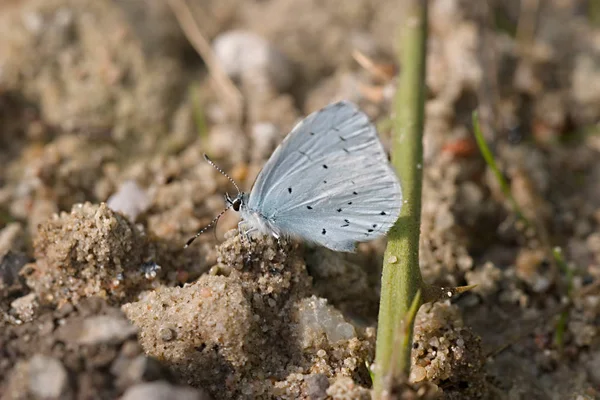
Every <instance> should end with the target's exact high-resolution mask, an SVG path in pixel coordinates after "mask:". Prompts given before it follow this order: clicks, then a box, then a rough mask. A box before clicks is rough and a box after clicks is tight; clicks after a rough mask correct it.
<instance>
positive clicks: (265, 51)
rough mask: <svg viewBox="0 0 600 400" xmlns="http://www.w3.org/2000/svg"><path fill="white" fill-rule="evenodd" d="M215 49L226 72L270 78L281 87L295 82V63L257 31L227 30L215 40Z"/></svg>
mask: <svg viewBox="0 0 600 400" xmlns="http://www.w3.org/2000/svg"><path fill="white" fill-rule="evenodd" d="M213 50H214V52H215V56H216V57H217V60H218V61H219V62H220V64H221V66H222V67H223V69H224V70H225V73H227V75H229V77H230V78H232V79H239V80H245V79H248V78H249V79H255V78H256V79H266V80H267V82H269V83H270V84H271V85H273V87H274V88H276V89H278V90H279V91H283V90H285V89H287V88H288V87H289V86H290V85H291V83H292V79H293V75H292V65H291V64H290V62H289V61H288V59H287V58H286V57H285V56H284V55H283V54H282V53H281V52H280V51H279V50H277V49H276V48H275V47H273V46H272V45H271V43H269V42H268V41H267V40H266V39H264V38H263V37H261V36H259V35H257V34H255V33H253V32H249V31H242V30H237V31H230V32H225V33H223V34H221V35H219V36H217V38H216V39H215V40H214V42H213Z"/></svg>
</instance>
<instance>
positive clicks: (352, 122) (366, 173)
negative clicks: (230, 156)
mask: <svg viewBox="0 0 600 400" xmlns="http://www.w3.org/2000/svg"><path fill="white" fill-rule="evenodd" d="M401 206H402V190H401V188H400V182H399V181H398V178H397V176H396V174H395V173H394V171H393V170H392V168H391V166H390V165H389V163H388V160H387V156H386V154H385V150H384V148H383V146H382V144H381V142H380V141H379V138H378V136H377V131H376V129H375V127H374V126H373V124H371V122H370V121H369V118H368V117H367V116H366V115H365V114H364V113H363V112H361V111H360V110H358V108H357V107H356V106H355V105H354V104H352V103H350V102H347V101H342V102H338V103H334V104H331V105H329V106H327V107H325V108H323V109H322V110H320V111H317V112H315V113H313V114H311V115H309V116H308V117H306V118H305V119H304V120H303V121H301V122H300V123H299V124H297V125H296V126H295V127H294V129H293V130H292V131H291V132H290V133H289V134H288V136H287V137H286V138H285V139H284V141H283V142H282V143H281V144H280V145H279V147H278V148H277V149H276V150H275V152H274V153H273V155H272V156H271V158H270V159H269V161H268V162H267V163H266V165H265V166H264V168H263V170H262V171H261V173H260V174H259V176H258V178H257V179H256V182H255V184H254V187H253V188H252V191H251V193H250V196H249V199H248V211H250V212H256V213H258V214H259V215H260V216H261V217H262V218H264V219H265V220H266V221H268V225H269V226H271V227H272V228H273V230H275V231H276V233H277V234H284V235H290V236H295V237H300V238H302V239H304V240H307V241H311V242H315V243H318V244H320V245H322V246H325V247H328V248H330V249H333V250H338V251H352V250H353V249H354V247H355V244H356V242H362V241H368V240H372V239H375V238H377V237H379V236H381V235H384V234H385V233H387V231H388V230H389V229H390V228H391V226H392V225H393V224H394V222H395V221H396V219H397V218H398V215H399V213H400V208H401Z"/></svg>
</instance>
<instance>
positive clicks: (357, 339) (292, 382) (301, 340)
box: [123, 232, 373, 398]
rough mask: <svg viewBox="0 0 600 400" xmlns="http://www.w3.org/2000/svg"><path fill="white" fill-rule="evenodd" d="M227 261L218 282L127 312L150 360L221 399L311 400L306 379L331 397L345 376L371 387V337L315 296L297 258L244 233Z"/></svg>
mask: <svg viewBox="0 0 600 400" xmlns="http://www.w3.org/2000/svg"><path fill="white" fill-rule="evenodd" d="M236 233H237V232H236ZM218 252H219V257H218V261H219V262H218V264H217V265H216V266H215V267H214V268H213V270H212V272H211V274H208V275H203V276H201V277H200V278H199V279H198V280H197V281H196V282H194V283H193V284H189V285H185V286H184V287H175V288H165V287H163V288H159V289H157V290H155V291H153V292H151V293H148V294H147V295H145V296H144V297H143V298H142V299H141V300H140V301H138V302H134V303H128V304H125V305H124V306H123V310H124V311H125V313H126V314H127V316H128V318H130V319H131V320H132V321H133V323H134V324H135V325H136V326H138V327H139V328H140V342H141V344H142V346H143V347H144V349H145V350H146V352H147V353H148V354H151V355H153V356H155V357H157V358H159V359H161V360H163V361H164V362H165V363H166V364H167V365H169V366H170V367H171V368H172V369H173V371H175V372H176V374H177V375H178V376H180V377H181V378H182V379H184V380H185V381H187V382H190V383H193V384H194V385H198V386H200V387H204V388H206V389H208V390H209V391H210V392H211V393H212V394H213V395H214V396H215V397H216V398H234V397H237V396H242V397H243V396H251V397H257V396H258V397H261V396H268V395H273V396H284V395H285V396H289V397H297V396H302V394H303V393H304V394H305V393H306V391H307V390H313V389H314V388H313V386H314V385H313V384H308V383H307V384H300V385H298V384H297V382H298V376H300V377H301V378H300V382H304V381H305V380H306V382H311V380H312V379H317V378H310V377H311V376H313V375H312V374H316V375H318V376H323V377H324V378H318V379H321V380H322V379H325V381H326V382H327V384H325V383H323V386H324V387H325V389H326V388H327V387H328V386H329V381H328V378H333V377H336V376H349V377H353V378H354V379H355V380H357V379H358V380H359V381H363V382H364V381H365V379H367V376H366V370H365V367H364V363H365V361H366V360H369V359H372V357H373V354H372V340H373V332H372V330H371V331H368V332H363V333H362V334H361V333H360V332H356V330H355V328H354V327H353V326H352V325H351V324H349V323H348V322H346V321H345V320H344V317H343V316H342V315H341V314H340V313H339V311H337V310H335V309H333V308H331V307H330V306H328V305H327V304H326V300H324V299H319V298H316V297H314V296H313V297H309V296H310V293H311V290H310V278H309V277H308V275H307V273H306V267H305V265H304V262H303V260H302V258H301V257H300V256H301V253H299V251H298V249H295V248H294V246H292V245H291V244H287V243H284V242H281V243H279V244H276V243H274V241H273V240H272V239H266V240H264V241H252V242H247V241H245V240H241V239H240V236H238V235H237V234H236V235H232V237H231V238H230V239H229V240H227V241H226V242H225V243H224V244H222V245H221V246H219V249H218ZM215 274H218V275H215ZM223 274H224V275H223ZM281 337H286V338H287V340H286V341H281V340H280V339H279V338H281ZM266 376H268V377H271V379H270V380H264V377H266ZM315 390H316V389H315Z"/></svg>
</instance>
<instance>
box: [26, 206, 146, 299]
mask: <svg viewBox="0 0 600 400" xmlns="http://www.w3.org/2000/svg"><path fill="white" fill-rule="evenodd" d="M144 248H145V238H144V235H143V232H140V231H139V228H138V227H136V226H135V225H133V224H132V223H131V222H129V221H128V220H127V218H125V217H124V216H122V215H121V214H118V213H115V212H113V211H111V210H110V209H109V208H108V207H107V206H106V204H104V203H102V204H100V205H99V206H98V205H92V204H90V203H85V204H78V205H75V206H74V207H73V209H72V210H71V212H70V213H64V212H63V213H61V215H55V216H54V218H51V219H50V220H48V221H47V222H46V223H45V224H43V225H42V226H40V230H39V233H38V236H37V237H36V240H35V243H34V255H35V257H36V262H35V263H32V264H29V265H27V266H26V267H25V269H24V271H23V274H25V275H26V279H27V284H28V286H29V287H31V288H32V289H33V290H34V291H35V293H36V294H37V295H38V297H39V298H40V300H41V301H43V302H47V303H54V304H59V305H60V304H65V303H72V304H75V303H77V302H78V301H79V300H80V299H81V298H83V297H90V296H100V297H103V298H105V299H109V300H110V301H112V302H120V301H123V299H125V298H127V297H129V298H131V297H132V296H133V295H134V293H137V292H139V290H141V289H142V288H147V287H150V282H149V279H147V277H146V276H145V274H144V271H142V264H143V262H144V260H143V258H142V256H143V252H144Z"/></svg>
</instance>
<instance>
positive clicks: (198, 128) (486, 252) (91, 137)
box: [0, 0, 600, 399]
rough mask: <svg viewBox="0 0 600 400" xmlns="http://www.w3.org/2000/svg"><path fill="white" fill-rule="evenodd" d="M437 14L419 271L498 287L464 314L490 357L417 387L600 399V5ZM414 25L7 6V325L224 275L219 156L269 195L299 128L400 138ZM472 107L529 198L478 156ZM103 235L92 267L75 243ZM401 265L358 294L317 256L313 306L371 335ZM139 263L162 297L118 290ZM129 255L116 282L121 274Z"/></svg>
mask: <svg viewBox="0 0 600 400" xmlns="http://www.w3.org/2000/svg"><path fill="white" fill-rule="evenodd" d="M429 3H430V13H429V39H428V52H427V78H426V98H427V103H426V123H425V136H424V146H425V170H424V171H425V172H424V173H425V178H424V179H425V181H424V189H423V190H424V192H423V221H422V228H421V230H422V239H421V258H422V261H421V264H422V265H421V268H422V273H423V276H424V278H425V279H426V280H427V281H428V282H430V283H433V284H438V285H446V286H448V285H463V284H477V285H478V286H477V288H476V289H475V290H473V292H472V293H469V294H467V295H465V296H463V297H462V298H461V299H460V300H459V301H458V302H457V303H456V304H453V305H452V307H454V308H452V310H453V311H452V313H449V314H445V315H446V316H445V317H444V318H447V319H448V320H452V321H455V322H456V321H458V320H460V323H459V322H456V324H455V325H453V326H455V328H456V329H458V330H460V329H462V328H459V327H462V326H463V325H464V326H469V327H470V329H471V328H472V329H473V332H475V333H474V335H477V336H478V337H481V343H482V344H481V349H482V350H480V353H478V355H477V359H478V360H483V359H486V357H487V356H491V355H493V357H492V358H489V359H488V362H487V363H484V362H483V361H482V362H481V365H479V367H477V368H475V369H471V370H470V371H469V369H468V368H466V367H464V366H463V367H464V368H466V369H464V370H463V369H460V368H457V369H452V367H447V368H446V370H444V369H443V368H442V369H441V371H442V372H439V370H436V371H437V372H435V373H434V372H431V371H430V370H429V369H428V368H431V365H434V364H435V363H442V364H443V362H444V360H441V361H440V359H439V357H438V356H437V355H436V352H435V350H431V349H430V350H424V351H423V352H421V353H418V354H413V357H414V359H413V361H414V362H415V363H416V365H417V366H418V367H419V368H421V369H419V368H417V372H418V375H416V377H413V379H414V380H415V381H416V382H419V381H423V380H429V381H432V382H435V383H436V384H439V385H441V386H443V385H444V384H447V385H449V386H447V390H448V393H451V392H452V390H454V391H455V392H452V393H456V396H458V397H453V398H476V397H486V396H488V397H493V394H494V393H495V395H499V396H500V394H501V395H502V396H508V398H528V399H532V398H557V399H559V398H560V399H566V398H576V397H570V396H575V395H578V396H580V397H577V398H578V399H579V398H597V397H595V396H598V392H599V390H600V372H599V371H600V332H599V329H600V328H599V327H600V294H599V293H598V289H597V288H598V284H597V283H598V282H599V281H598V279H600V230H599V227H600V163H599V162H598V160H599V159H600V136H599V135H598V133H599V130H598V129H599V127H598V125H597V124H598V122H599V120H600V28H599V27H600V2H598V1H594V0H589V1H583V0H543V1H542V0H521V1H518V0H488V1H477V2H472V1H464V0H431V1H430V2H429ZM403 10H404V7H403V1H400V0H356V1H318V0H303V1H295V0H253V1H235V0H204V1H199V0H169V1H163V0H3V1H2V2H1V3H0V260H3V261H2V263H1V264H0V265H1V266H2V268H0V273H1V274H0V275H2V274H3V275H2V276H3V278H2V279H4V286H5V287H9V286H11V285H12V284H13V283H14V284H20V285H21V286H19V287H18V288H17V289H14V290H12V289H11V290H12V291H10V290H7V291H0V294H1V296H0V299H1V301H2V304H3V305H2V307H1V308H2V310H3V312H4V313H6V315H13V317H15V315H16V314H15V311H14V306H11V302H13V301H14V300H15V299H17V298H20V296H24V295H27V294H28V293H30V292H31V293H34V294H35V296H36V299H37V300H36V302H39V303H41V304H45V303H49V304H52V305H53V306H56V305H57V304H64V303H68V302H71V301H73V298H76V299H78V298H84V297H87V296H89V295H92V294H93V295H98V294H99V293H104V294H106V293H109V294H108V295H107V296H108V297H109V298H112V299H113V300H112V301H113V302H115V303H116V304H122V303H123V302H125V301H127V300H130V299H131V296H133V293H138V292H139V290H141V289H148V288H152V287H156V286H157V285H159V282H160V284H161V285H162V284H164V285H167V286H169V285H170V286H174V285H182V284H183V283H186V282H192V281H193V280H194V279H196V278H197V277H198V276H200V275H201V274H203V273H205V272H207V271H208V270H209V268H210V267H211V266H213V265H215V263H217V261H218V257H219V254H218V252H217V250H216V249H215V245H216V244H218V243H221V242H222V241H223V240H224V235H225V232H226V231H227V230H229V229H231V228H234V227H235V226H236V224H237V215H235V213H228V214H226V215H225V216H224V217H223V218H222V220H221V221H220V223H219V226H218V227H217V229H216V231H215V234H213V233H211V232H208V233H207V234H205V235H203V236H201V237H200V238H199V239H198V240H197V243H194V246H192V247H191V248H190V249H187V250H185V251H184V250H183V249H182V245H183V243H185V241H186V240H187V239H188V238H189V237H190V236H191V235H193V234H194V233H195V232H196V231H197V230H198V229H200V228H202V227H203V226H205V225H206V224H207V223H208V222H209V221H210V220H211V219H212V218H213V217H214V216H215V215H216V214H217V213H218V212H219V211H220V210H221V209H222V208H223V206H224V203H223V198H222V195H223V194H224V193H225V192H227V191H229V193H230V194H235V192H234V190H235V189H234V188H233V187H231V185H229V183H228V181H227V180H226V179H225V178H224V177H222V176H221V175H220V174H219V173H218V172H216V171H215V170H214V169H213V168H212V167H211V166H209V165H208V164H207V163H205V162H204V161H203V159H202V154H203V153H207V154H208V155H210V156H211V158H213V159H214V160H215V161H216V162H217V164H218V165H219V166H220V167H221V168H223V169H224V170H225V171H227V172H228V173H229V174H230V175H231V176H232V178H233V179H234V180H235V181H236V182H238V184H239V185H240V186H241V187H242V188H243V189H245V190H249V189H250V188H251V186H252V182H253V181H254V178H255V177H256V175H257V174H258V172H259V171H260V168H261V167H262V165H263V164H264V162H265V161H266V160H267V159H268V157H269V156H270V154H271V152H272V151H273V150H274V148H275V147H276V146H277V145H278V144H279V143H280V142H281V140H282V139H283V138H284V137H285V135H286V134H287V133H288V132H289V130H290V129H291V128H292V127H293V126H294V124H295V123H297V122H298V121H299V119H300V118H302V117H303V116H305V115H307V114H308V113H310V112H312V111H315V110H317V109H319V108H321V107H323V106H325V105H327V104H329V103H331V102H334V101H337V100H341V99H348V100H351V101H353V102H356V103H357V104H358V105H359V106H360V107H361V108H362V109H363V110H364V111H365V112H366V113H367V114H369V116H370V117H371V118H372V120H373V121H374V123H376V124H377V126H378V128H379V133H380V135H381V137H382V141H383V142H384V143H386V144H387V143H389V137H390V129H391V121H390V113H391V112H392V101H393V97H394V93H395V88H396V83H397V76H398V74H401V73H402V65H399V63H398V61H397V60H398V57H397V54H398V53H399V52H400V53H401V52H402V51H403V49H402V48H399V47H398V45H397V44H398V40H397V33H398V28H399V22H401V21H403ZM475 110H477V111H478V112H479V116H480V118H481V124H482V130H483V134H484V137H485V139H486V141H487V142H488V144H489V146H490V148H491V150H492V153H493V154H494V156H495V159H496V162H497V164H498V166H499V169H500V171H501V173H502V175H503V176H504V177H505V179H506V180H507V182H508V185H509V188H510V193H511V196H512V199H511V196H508V197H507V195H506V193H505V192H503V190H502V188H501V185H500V183H499V181H498V179H497V177H496V176H495V175H494V174H493V173H492V171H491V170H490V169H489V168H488V166H487V165H486V163H485V162H484V160H483V158H482V157H481V153H480V150H479V148H478V147H477V144H476V141H475V139H474V136H473V126H472V123H471V117H472V113H473V111H475ZM86 202H88V204H85V205H81V204H82V203H86ZM102 202H108V203H107V204H108V208H107V206H106V205H101V203H102ZM515 204H516V205H517V209H518V210H519V212H515ZM116 211H119V212H121V213H122V214H119V215H122V216H119V217H115V216H114V215H116V214H114V212H116ZM61 212H66V213H67V214H62V215H61V214H60V213H61ZM111 218H112V219H111ZM114 218H117V219H118V218H122V219H123V221H121V220H119V221H121V222H119V223H118V224H117V223H116V222H115V223H114V224H117V225H118V226H119V229H121V228H122V229H121V230H118V236H115V237H114V242H110V243H109V244H108V245H107V246H108V247H106V248H107V249H108V250H106V251H107V253H106V254H108V256H107V258H106V259H105V260H104V261H102V260H103V259H102V257H103V256H101V255H99V253H100V252H101V251H100V250H96V249H98V248H103V247H102V246H103V245H106V243H107V242H106V240H107V239H106V237H100V236H95V235H97V234H96V233H95V231H93V230H92V229H91V228H89V227H88V226H87V225H86V223H88V222H89V221H96V223H98V221H101V220H102V221H104V220H106V221H113V219H114ZM48 221H50V222H48ZM52 221H53V222H52ZM86 221H88V222H86ZM89 223H90V224H92V222H89ZM110 223H113V222H110ZM107 224H109V223H108V222H107ZM119 224H120V225H119ZM92 225H93V224H92ZM109 225H110V224H109ZM90 226H91V225H90ZM136 227H137V228H136ZM136 229H137V230H136ZM132 232H133V233H132ZM136 232H137V233H136ZM107 237H109V238H113V236H110V235H109V236H107ZM82 238H87V239H86V240H89V241H90V242H89V244H88V247H86V249H85V251H84V250H82V249H81V248H78V247H77V245H73V243H80V242H76V241H77V240H79V241H81V240H83V239H82ZM118 238H125V239H122V241H119V240H121V239H118ZM110 240H113V239H110ZM63 241H64V243H63ZM111 243H112V244H111ZM123 243H124V244H123ZM111 246H112V247H111ZM115 246H116V248H118V251H116V250H114V249H115ZM119 246H120V247H119ZM73 248H76V249H78V250H76V251H81V254H79V253H77V254H78V255H77V257H75V256H72V255H73V254H75V253H76V251H75V250H73ZM383 249H384V242H383V241H382V242H378V243H374V244H368V245H364V246H362V247H361V249H360V252H359V253H358V254H357V255H354V256H347V258H346V260H350V261H349V262H351V263H353V264H352V265H353V266H352V267H344V268H350V270H351V271H352V272H351V274H352V276H353V280H352V281H350V280H344V279H339V280H338V281H337V282H335V283H331V281H330V279H331V276H348V275H347V274H350V272H348V271H346V270H342V272H340V271H339V270H336V271H337V272H335V273H333V272H331V270H327V269H326V267H318V266H319V265H320V263H322V260H323V259H325V258H326V257H330V256H331V255H330V254H327V255H324V254H325V253H316V255H315V254H312V255H309V257H307V264H308V268H309V272H311V274H312V275H313V280H314V282H313V283H314V285H315V290H316V292H317V293H318V294H319V295H321V296H322V297H325V298H328V299H329V300H330V301H331V302H332V304H334V305H335V306H336V307H338V308H339V309H340V310H342V311H343V312H344V313H346V314H347V315H351V316H352V317H356V318H359V319H360V320H361V321H363V322H364V323H365V324H366V325H369V324H371V325H373V324H374V323H375V321H376V317H377V299H378V294H377V293H378V284H379V283H378V280H379V275H378V273H379V271H378V269H377V268H378V265H379V264H380V260H381V254H382V251H383ZM90 251H91V252H93V253H94V254H95V257H96V258H97V260H99V261H98V262H97V264H94V265H92V266H89V265H87V266H86V268H88V269H86V271H87V272H85V273H83V272H78V274H80V275H78V278H77V279H81V280H82V282H83V283H81V282H80V283H78V284H74V283H73V281H72V280H69V279H70V278H69V277H71V276H73V270H68V269H66V270H64V268H63V267H64V265H65V261H64V260H65V259H67V258H69V257H71V256H72V257H73V258H71V259H72V260H74V261H71V262H72V263H73V265H72V267H73V268H75V270H77V271H80V270H79V269H77V268H79V266H80V264H77V263H79V262H81V260H83V259H86V257H87V256H86V255H85V254H87V253H86V252H90ZM128 257H130V258H131V259H132V260H130V261H131V265H134V267H131V271H135V273H138V272H139V270H140V268H141V269H142V271H143V275H144V277H145V281H144V282H140V281H139V279H138V278H136V279H137V280H136V279H133V278H131V279H133V281H135V284H131V285H129V284H123V283H119V282H121V281H123V282H125V281H127V279H129V278H128V272H127V271H128V268H129V267H128V265H129V264H128V262H129V261H127V260H128ZM310 257H312V259H311V258H310ZM344 257H346V256H344ZM114 259H120V260H122V262H118V263H117V264H118V265H117V267H115V268H117V270H118V272H114V271H113V272H106V271H108V270H110V268H108V267H109V266H112V264H111V263H114ZM7 260H8V261H7ZM40 260H42V261H43V266H42V264H41V262H42V261H40ZM77 260H79V261H77ZM111 260H112V261H111ZM140 265H141V267H140ZM26 266H28V268H29V275H26V274H24V273H23V271H22V268H24V267H26ZM105 267H106V268H105ZM119 268H121V269H119ZM59 270H61V271H62V272H57V271H59ZM100 270H101V271H100ZM344 271H346V272H344ZM19 273H21V275H20V277H18V274H19ZM132 274H133V272H132ZM319 274H321V275H319ZM328 274H329V275H328ZM336 274H338V275H336ZM345 274H346V275H345ZM92 276H96V277H99V278H91V277H92ZM131 276H133V275H131ZM157 276H158V280H154V278H155V277H157ZM115 280H116V281H115ZM9 281H10V283H11V285H9V284H8V283H7V282H9ZM115 282H117V283H116V284H115ZM357 282H358V283H357ZM79 284H80V285H81V286H78V285H79ZM115 285H116V286H115ZM119 285H121V286H119ZM117 286H119V287H120V288H122V289H118V288H117ZM133 287H135V289H132V288H133ZM0 288H2V285H0ZM2 290H4V289H2ZM120 290H122V292H120ZM111 296H112V297H111ZM36 304H37V303H36ZM565 304H568V306H564V305H565ZM36 307H37V306H36ZM7 318H8V317H7ZM11 318H12V317H11ZM15 318H16V317H15ZM19 318H20V319H21V320H23V321H26V320H27V318H26V317H23V316H22V315H21V316H20V317H19ZM425 336H426V335H425ZM432 337H433V336H432ZM429 339H430V338H429V337H427V340H429ZM0 340H1V339H0ZM5 340H8V339H6V338H5ZM415 340H419V339H418V337H416V339H415ZM461 340H462V339H461ZM478 340H479V339H478ZM1 343H2V342H1V341H0V344H1ZM478 343H480V342H478ZM0 347H1V346H0ZM478 351H479V350H478ZM7 357H8V356H7ZM436 357H438V358H436ZM7 359H8V358H7ZM14 363H15V359H11V361H10V362H9V363H7V364H6V365H5V366H4V367H2V366H1V363H0V372H6V373H8V371H9V370H10V369H11V368H12V366H13V365H14ZM484 364H485V365H484ZM463 367H461V368H463ZM3 368H4V370H3ZM474 370H476V371H475V372H473V371H474ZM465 371H469V372H465ZM461 374H463V375H461ZM1 375H2V374H1V373H0V376H1ZM363 375H364V374H363ZM465 375H466V376H467V377H466V378H465ZM457 376H458V378H457ZM0 380H1V379H0ZM448 382H450V383H451V384H448ZM457 382H462V383H464V382H468V383H467V384H466V387H464V385H463V386H461V385H459V384H458V383H457ZM471 382H479V383H480V384H477V385H471ZM470 385H471V386H470ZM474 386H476V387H477V388H478V389H477V390H480V391H478V392H477V393H478V394H477V395H475V394H473V393H475V391H474V392H468V390H471V389H472V388H473V387H474ZM482 387H484V388H485V389H481V388H482ZM0 388H1V386H0ZM469 388H471V389H469ZM473 390H474V389H473ZM469 393H470V394H469ZM482 393H485V395H483V394H482ZM498 393H500V394H498ZM461 396H463V397H461ZM502 396H501V397H499V398H503V397H502ZM582 396H583V397H582ZM586 396H587V397H586Z"/></svg>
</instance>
